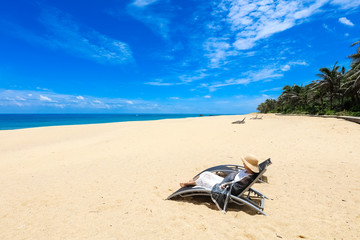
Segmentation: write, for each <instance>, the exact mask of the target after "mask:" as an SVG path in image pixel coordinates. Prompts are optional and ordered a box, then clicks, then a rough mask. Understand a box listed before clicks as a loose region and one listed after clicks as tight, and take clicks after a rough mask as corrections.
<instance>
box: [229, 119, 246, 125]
mask: <svg viewBox="0 0 360 240" xmlns="http://www.w3.org/2000/svg"><path fill="white" fill-rule="evenodd" d="M245 118H246V117H244V119H243V120H241V121H240V120H239V121H235V122H232V124H242V123H245Z"/></svg>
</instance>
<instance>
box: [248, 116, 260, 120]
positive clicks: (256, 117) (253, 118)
mask: <svg viewBox="0 0 360 240" xmlns="http://www.w3.org/2000/svg"><path fill="white" fill-rule="evenodd" d="M262 117H263V116H261V117H258V115H256V116H255V117H252V118H250V119H252V120H256V119H260V120H262V119H263V118H262Z"/></svg>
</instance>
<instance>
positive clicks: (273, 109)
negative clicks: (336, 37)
mask: <svg viewBox="0 0 360 240" xmlns="http://www.w3.org/2000/svg"><path fill="white" fill-rule="evenodd" d="M355 45H358V48H357V50H356V53H355V54H352V55H350V56H349V58H351V59H352V62H351V65H350V70H349V71H346V70H345V67H342V68H341V69H340V66H338V65H337V62H336V63H335V64H334V66H333V67H332V69H330V68H320V69H319V72H320V73H318V74H316V76H318V77H319V79H318V80H315V81H312V82H311V83H310V84H308V85H305V86H302V85H301V86H298V85H296V84H294V85H293V86H289V85H286V86H284V87H283V89H282V90H283V92H282V93H281V95H280V96H279V97H278V99H277V100H275V99H266V100H265V102H263V103H261V104H260V105H259V106H258V108H257V110H258V111H260V112H261V113H268V112H269V113H284V114H291V113H294V114H313V115H347V116H360V41H357V42H355V43H353V44H352V46H355Z"/></svg>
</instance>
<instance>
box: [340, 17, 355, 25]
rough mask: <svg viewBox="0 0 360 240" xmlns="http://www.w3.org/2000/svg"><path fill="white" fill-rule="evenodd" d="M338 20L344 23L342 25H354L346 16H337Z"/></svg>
mask: <svg viewBox="0 0 360 240" xmlns="http://www.w3.org/2000/svg"><path fill="white" fill-rule="evenodd" d="M339 22H340V23H342V24H344V25H347V26H350V27H353V26H354V24H353V23H352V22H351V21H350V20H349V19H347V18H346V17H341V18H339Z"/></svg>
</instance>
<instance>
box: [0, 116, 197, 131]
mask: <svg viewBox="0 0 360 240" xmlns="http://www.w3.org/2000/svg"><path fill="white" fill-rule="evenodd" d="M199 116H200V115H199V114H0V130H11V129H20V128H33V127H45V126H61V125H79V124H94V123H111V122H127V121H149V120H160V119H174V118H187V117H199Z"/></svg>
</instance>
